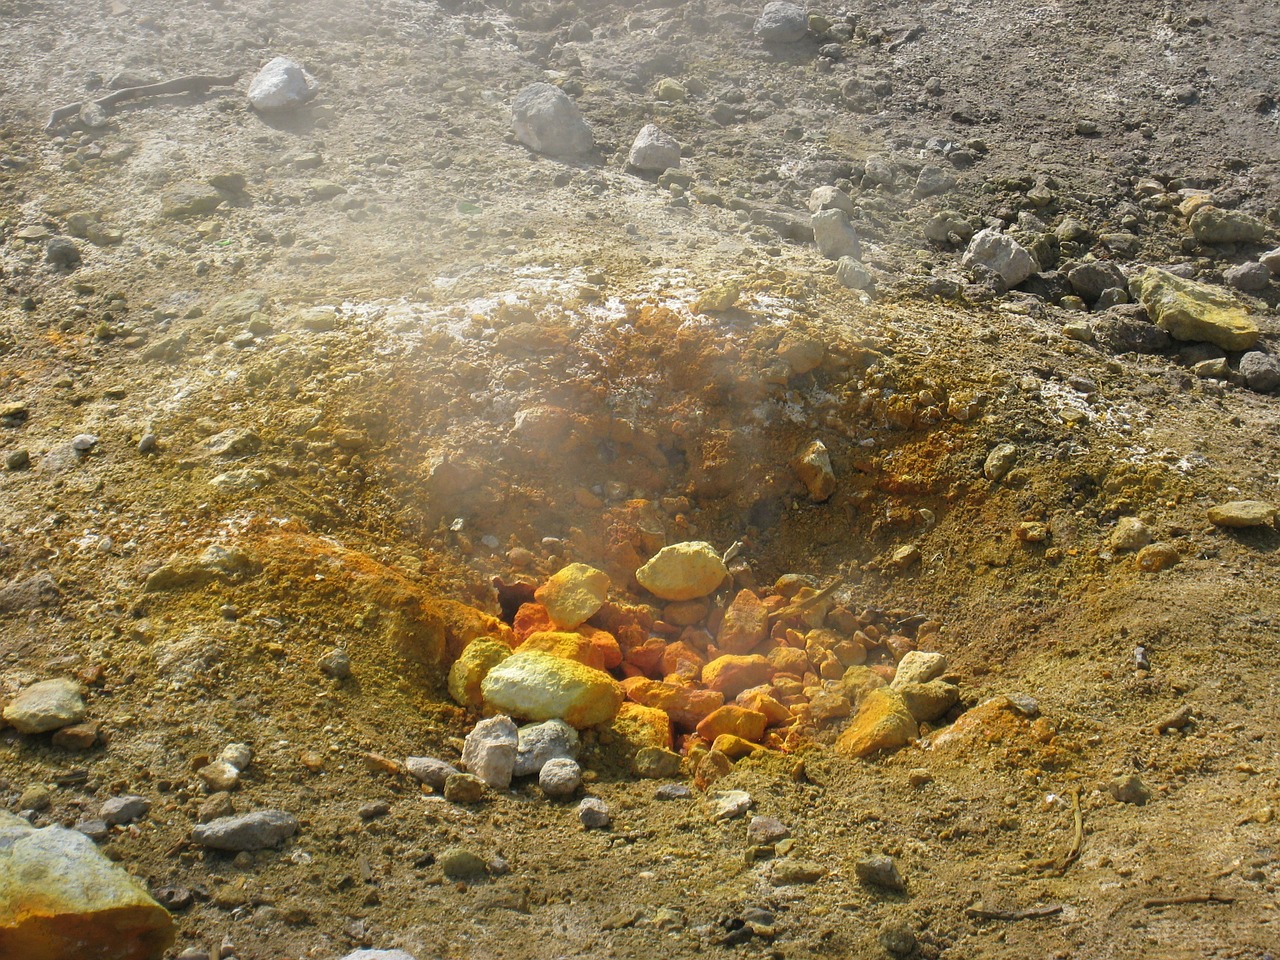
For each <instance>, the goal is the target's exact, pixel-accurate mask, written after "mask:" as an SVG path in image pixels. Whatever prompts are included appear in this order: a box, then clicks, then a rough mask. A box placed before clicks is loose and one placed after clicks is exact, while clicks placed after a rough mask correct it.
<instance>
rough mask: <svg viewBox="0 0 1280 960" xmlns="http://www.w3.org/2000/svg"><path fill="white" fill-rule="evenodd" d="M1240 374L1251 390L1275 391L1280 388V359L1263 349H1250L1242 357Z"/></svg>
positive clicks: (1259, 391)
mask: <svg viewBox="0 0 1280 960" xmlns="http://www.w3.org/2000/svg"><path fill="white" fill-rule="evenodd" d="M1239 369H1240V375H1241V376H1242V377H1244V382H1245V384H1246V385H1247V386H1248V387H1249V389H1250V390H1256V391H1257V392H1258V393H1273V392H1275V390H1276V389H1278V388H1280V359H1277V358H1275V357H1273V356H1271V354H1269V353H1263V352H1262V351H1261V350H1250V351H1249V352H1248V353H1246V354H1245V355H1244V356H1242V357H1241V358H1240V367H1239Z"/></svg>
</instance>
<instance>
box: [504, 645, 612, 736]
mask: <svg viewBox="0 0 1280 960" xmlns="http://www.w3.org/2000/svg"><path fill="white" fill-rule="evenodd" d="M480 691H481V695H482V696H483V698H484V707H485V709H486V710H488V711H489V712H491V713H505V714H508V715H510V716H512V717H520V718H523V719H525V720H553V719H556V718H559V719H561V720H563V721H565V723H568V724H569V725H570V726H573V727H577V728H579V729H581V728H583V727H594V726H596V725H597V724H601V723H608V722H609V721H610V720H612V719H613V718H614V717H615V716H616V715H617V713H618V708H619V707H620V706H621V705H622V687H621V686H620V685H619V684H618V681H616V680H614V679H613V677H611V676H609V674H607V673H605V672H604V671H603V670H596V669H594V668H592V667H588V666H585V665H584V664H581V663H577V662H576V661H573V660H566V659H564V658H563V657H557V656H555V655H554V654H550V653H542V652H540V651H533V650H530V651H522V652H519V653H514V654H512V655H511V656H510V657H508V658H507V659H506V660H504V661H502V663H500V664H498V665H497V666H496V667H494V668H493V669H492V670H490V671H489V674H488V676H486V677H485V678H484V681H483V682H482V683H481V684H480Z"/></svg>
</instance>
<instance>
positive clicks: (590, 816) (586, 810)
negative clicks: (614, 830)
mask: <svg viewBox="0 0 1280 960" xmlns="http://www.w3.org/2000/svg"><path fill="white" fill-rule="evenodd" d="M578 820H579V821H580V822H581V823H582V825H583V826H584V827H586V828H587V829H588V830H603V829H604V828H605V827H607V826H609V824H610V823H612V822H613V818H612V817H610V816H609V805H608V804H607V803H605V802H604V801H603V800H601V799H600V798H598V797H584V798H583V800H582V802H581V803H580V804H578Z"/></svg>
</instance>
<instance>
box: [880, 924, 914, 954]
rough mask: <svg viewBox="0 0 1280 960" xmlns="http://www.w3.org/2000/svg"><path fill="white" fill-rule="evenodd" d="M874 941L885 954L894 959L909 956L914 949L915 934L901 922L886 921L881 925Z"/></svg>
mask: <svg viewBox="0 0 1280 960" xmlns="http://www.w3.org/2000/svg"><path fill="white" fill-rule="evenodd" d="M876 939H877V940H879V941H880V946H882V947H884V949H885V951H886V952H887V953H890V954H892V955H893V956H895V957H905V956H909V955H910V954H912V953H914V952H915V949H916V935H915V933H914V932H913V931H912V929H911V928H910V927H909V926H907V925H906V924H905V923H903V922H902V921H901V920H886V921H885V922H884V923H882V924H881V925H880V932H879V933H878V934H876Z"/></svg>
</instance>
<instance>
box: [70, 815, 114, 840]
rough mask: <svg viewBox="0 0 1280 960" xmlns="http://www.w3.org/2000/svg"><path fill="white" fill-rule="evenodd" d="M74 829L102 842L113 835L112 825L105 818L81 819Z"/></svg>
mask: <svg viewBox="0 0 1280 960" xmlns="http://www.w3.org/2000/svg"><path fill="white" fill-rule="evenodd" d="M74 829H75V830H77V831H79V832H80V833H83V834H84V835H85V836H86V837H88V838H89V839H90V840H92V841H93V842H94V843H101V842H102V841H103V840H106V839H107V838H108V837H109V836H111V827H109V826H108V825H107V822H106V821H105V820H81V821H80V822H79V823H77V824H76V825H75V827H74Z"/></svg>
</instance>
